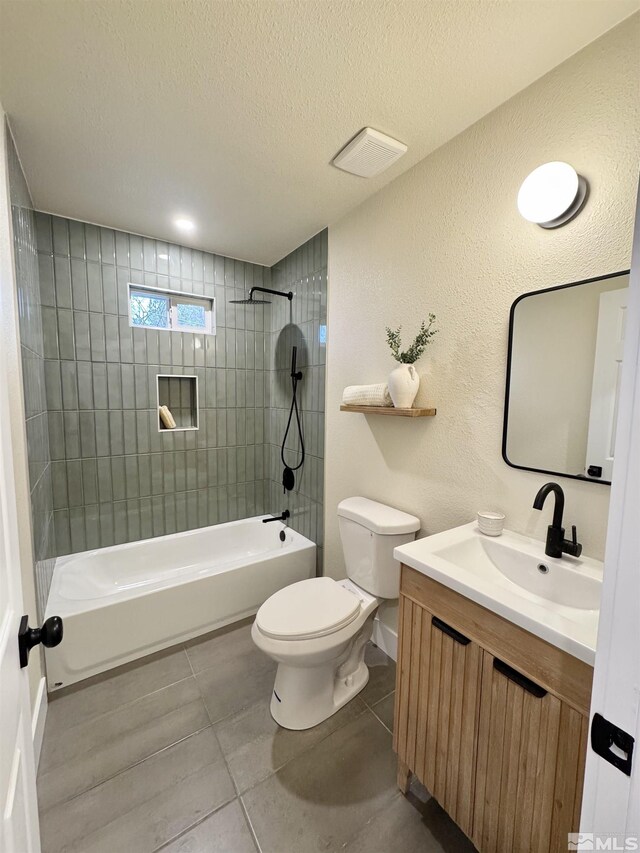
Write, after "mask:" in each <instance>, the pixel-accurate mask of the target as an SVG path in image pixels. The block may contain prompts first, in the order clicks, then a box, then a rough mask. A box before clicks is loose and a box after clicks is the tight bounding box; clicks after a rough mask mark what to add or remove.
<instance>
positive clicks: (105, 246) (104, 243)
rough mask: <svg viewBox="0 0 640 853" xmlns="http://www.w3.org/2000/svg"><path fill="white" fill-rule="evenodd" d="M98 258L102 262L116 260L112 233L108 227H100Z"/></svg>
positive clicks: (112, 262)
mask: <svg viewBox="0 0 640 853" xmlns="http://www.w3.org/2000/svg"><path fill="white" fill-rule="evenodd" d="M100 259H101V261H102V263H103V264H110V265H113V264H115V262H116V247H115V240H114V233H113V231H112V230H111V229H110V228H100Z"/></svg>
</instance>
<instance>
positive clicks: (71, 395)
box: [60, 361, 78, 411]
mask: <svg viewBox="0 0 640 853" xmlns="http://www.w3.org/2000/svg"><path fill="white" fill-rule="evenodd" d="M60 376H61V382H62V405H63V407H64V409H66V410H67V411H69V410H73V409H77V408H78V381H77V368H76V363H75V361H62V362H60Z"/></svg>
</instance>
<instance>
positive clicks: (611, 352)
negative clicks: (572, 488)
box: [585, 287, 629, 482]
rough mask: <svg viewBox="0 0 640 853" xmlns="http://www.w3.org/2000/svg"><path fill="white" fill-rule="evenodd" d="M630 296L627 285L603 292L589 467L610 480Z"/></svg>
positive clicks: (592, 398)
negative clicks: (597, 470) (598, 470)
mask: <svg viewBox="0 0 640 853" xmlns="http://www.w3.org/2000/svg"><path fill="white" fill-rule="evenodd" d="M628 298H629V289H628V288H627V287H624V288H621V289H620V290H610V291H608V292H607V293H602V294H601V295H600V307H599V309H598V334H597V337H596V354H595V359H594V364H593V385H592V390H591V411H590V413H589V434H588V438H587V459H586V463H587V464H586V469H585V470H587V471H588V470H589V469H591V470H594V469H597V468H600V469H601V473H600V475H599V476H598V477H597V479H601V480H607V481H608V482H611V475H612V472H613V457H614V453H615V437H616V421H617V419H618V401H619V398H620V375H621V371H622V350H623V348H624V335H625V329H626V318H627V301H628ZM589 476H592V475H591V474H590V475H589ZM594 479H595V478H594Z"/></svg>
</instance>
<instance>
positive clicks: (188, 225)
mask: <svg viewBox="0 0 640 853" xmlns="http://www.w3.org/2000/svg"><path fill="white" fill-rule="evenodd" d="M173 224H174V225H175V226H176V228H178V229H179V230H180V231H193V229H194V228H195V227H196V224H195V222H194V221H193V220H192V219H187V218H186V217H184V216H178V217H177V218H176V219H174V220H173Z"/></svg>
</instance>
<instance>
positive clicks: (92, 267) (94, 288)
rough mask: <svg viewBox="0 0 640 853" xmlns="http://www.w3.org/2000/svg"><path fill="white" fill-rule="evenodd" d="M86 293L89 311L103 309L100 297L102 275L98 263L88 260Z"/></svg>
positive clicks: (100, 310)
mask: <svg viewBox="0 0 640 853" xmlns="http://www.w3.org/2000/svg"><path fill="white" fill-rule="evenodd" d="M87 293H88V300H89V311H99V312H102V311H103V310H104V303H103V299H102V275H101V270H100V265H99V264H96V263H93V262H91V261H89V262H88V263H87Z"/></svg>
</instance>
